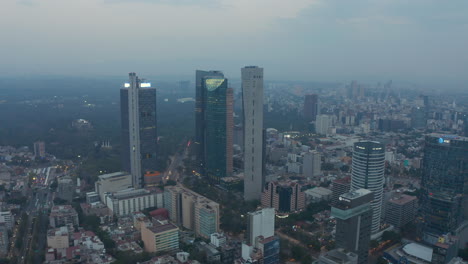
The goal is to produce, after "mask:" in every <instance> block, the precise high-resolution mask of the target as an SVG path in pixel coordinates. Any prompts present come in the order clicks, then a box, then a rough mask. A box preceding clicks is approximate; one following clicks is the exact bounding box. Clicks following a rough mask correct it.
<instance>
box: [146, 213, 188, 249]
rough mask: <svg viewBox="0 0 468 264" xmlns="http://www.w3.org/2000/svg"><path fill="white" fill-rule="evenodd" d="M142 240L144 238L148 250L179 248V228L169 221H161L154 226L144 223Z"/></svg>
mask: <svg viewBox="0 0 468 264" xmlns="http://www.w3.org/2000/svg"><path fill="white" fill-rule="evenodd" d="M141 240H143V243H144V245H145V251H146V252H151V253H158V252H164V251H172V250H177V249H179V228H178V227H177V226H175V225H174V224H171V223H168V222H167V221H159V222H156V223H155V224H154V225H152V226H146V225H143V226H142V228H141Z"/></svg>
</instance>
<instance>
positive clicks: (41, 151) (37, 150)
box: [34, 141, 45, 158]
mask: <svg viewBox="0 0 468 264" xmlns="http://www.w3.org/2000/svg"><path fill="white" fill-rule="evenodd" d="M34 156H36V157H37V158H43V157H45V143H44V141H36V142H34Z"/></svg>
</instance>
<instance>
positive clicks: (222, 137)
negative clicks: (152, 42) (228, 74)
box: [195, 71, 234, 183]
mask: <svg viewBox="0 0 468 264" xmlns="http://www.w3.org/2000/svg"><path fill="white" fill-rule="evenodd" d="M196 78H197V80H196V84H197V99H196V105H195V112H196V139H195V144H196V147H197V149H198V150H197V160H198V162H199V168H200V173H202V174H203V175H205V176H206V177H207V178H208V179H209V180H210V181H211V182H213V183H220V181H221V178H223V177H226V176H230V175H231V174H232V167H233V165H232V152H233V150H232V136H233V129H234V127H233V122H234V121H233V90H232V89H230V88H228V84H227V83H228V81H227V79H226V78H224V75H223V74H222V73H221V72H219V71H211V72H206V71H197V72H196ZM199 84H200V85H199Z"/></svg>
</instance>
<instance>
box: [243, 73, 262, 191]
mask: <svg viewBox="0 0 468 264" xmlns="http://www.w3.org/2000/svg"><path fill="white" fill-rule="evenodd" d="M241 75H242V104H243V117H244V118H243V120H244V125H243V128H244V199H245V200H260V198H261V194H262V188H263V186H264V184H265V177H264V174H263V68H259V67H257V66H247V67H244V68H242V69H241Z"/></svg>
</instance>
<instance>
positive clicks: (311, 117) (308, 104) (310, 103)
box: [303, 94, 318, 122]
mask: <svg viewBox="0 0 468 264" xmlns="http://www.w3.org/2000/svg"><path fill="white" fill-rule="evenodd" d="M303 114H304V118H305V120H306V121H308V122H310V121H315V119H316V118H317V115H318V95H316V94H306V96H305V98H304V113H303Z"/></svg>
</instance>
